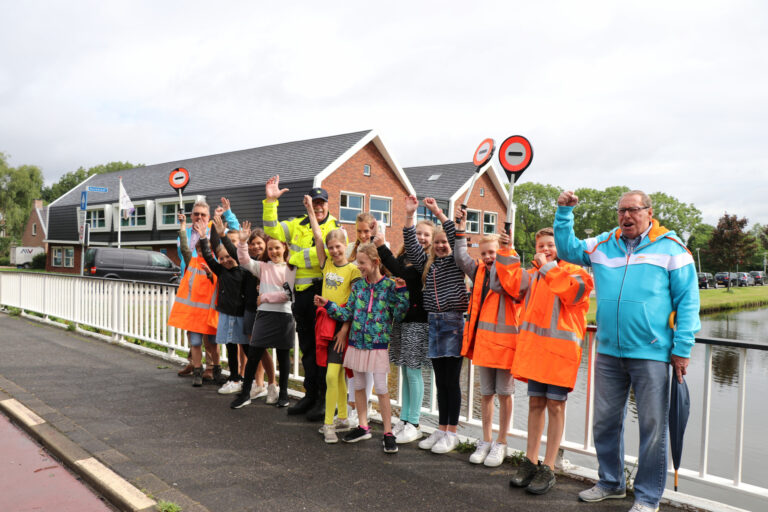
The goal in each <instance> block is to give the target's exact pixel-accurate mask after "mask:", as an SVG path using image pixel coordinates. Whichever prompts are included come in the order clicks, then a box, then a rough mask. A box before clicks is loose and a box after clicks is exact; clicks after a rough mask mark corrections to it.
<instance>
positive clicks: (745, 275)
mask: <svg viewBox="0 0 768 512" xmlns="http://www.w3.org/2000/svg"><path fill="white" fill-rule="evenodd" d="M736 276H737V279H738V282H739V286H755V278H754V277H752V276H751V275H750V274H749V272H736Z"/></svg>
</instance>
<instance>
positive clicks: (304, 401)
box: [288, 394, 315, 415]
mask: <svg viewBox="0 0 768 512" xmlns="http://www.w3.org/2000/svg"><path fill="white" fill-rule="evenodd" d="M313 405H315V399H314V398H313V397H311V396H309V394H306V395H304V396H303V397H302V398H301V400H299V401H298V402H296V403H295V404H293V405H292V406H290V407H289V408H288V414H289V415H295V414H304V413H306V412H307V411H308V410H309V409H310V408H311V407H312V406H313Z"/></svg>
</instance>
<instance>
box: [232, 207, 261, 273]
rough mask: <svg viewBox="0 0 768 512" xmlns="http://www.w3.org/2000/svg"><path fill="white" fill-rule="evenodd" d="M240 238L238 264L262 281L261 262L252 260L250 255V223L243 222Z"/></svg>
mask: <svg viewBox="0 0 768 512" xmlns="http://www.w3.org/2000/svg"><path fill="white" fill-rule="evenodd" d="M238 236H239V237H240V241H239V242H238V243H237V262H238V263H239V264H240V266H241V267H243V268H244V269H245V270H247V271H248V272H250V273H251V274H253V275H254V276H256V277H258V278H259V279H261V262H260V261H254V260H252V259H251V255H250V254H248V238H249V237H250V236H251V223H250V222H248V221H245V222H243V226H242V227H241V228H240V232H239V233H238Z"/></svg>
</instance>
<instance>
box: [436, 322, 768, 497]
mask: <svg viewBox="0 0 768 512" xmlns="http://www.w3.org/2000/svg"><path fill="white" fill-rule="evenodd" d="M701 323H702V329H701V331H700V332H699V333H698V336H699V337H702V338H727V339H735V340H740V341H749V342H753V343H760V344H763V345H765V346H766V348H767V349H768V308H762V309H756V310H745V311H735V312H726V313H717V314H713V315H707V316H703V317H702V318H701ZM705 349H706V347H705V345H704V344H697V345H695V346H694V349H693V352H692V354H691V362H690V365H689V368H688V375H687V376H686V381H687V383H688V387H689V389H690V393H691V415H690V419H689V421H688V427H687V430H686V434H685V442H684V450H683V459H682V466H683V467H685V468H688V469H694V470H698V468H699V460H700V447H701V426H702V423H703V419H702V401H703V389H704V357H705ZM712 355H713V361H712V367H713V368H712V391H711V415H710V419H709V421H710V434H709V463H708V467H707V473H708V474H711V475H716V476H720V477H724V478H729V479H732V478H733V477H734V475H735V453H736V449H737V447H736V445H735V442H736V408H737V402H738V388H739V383H740V379H741V378H744V379H745V381H746V390H747V391H746V408H745V409H746V414H745V420H744V423H745V425H744V450H743V468H742V481H744V482H745V483H749V484H754V485H759V486H762V487H766V486H768V464H766V461H768V436H767V435H766V433H765V432H766V426H767V425H768V405H767V404H768V400H766V397H768V350H754V349H750V350H747V372H746V375H745V376H744V377H742V376H740V375H739V349H735V348H729V347H718V346H714V347H713V348H712ZM466 367H467V365H466V364H465V369H464V372H465V375H466ZM586 372H587V351H586V347H585V350H584V357H583V359H582V364H581V369H580V375H579V378H578V381H577V384H576V388H575V389H574V391H573V392H572V393H571V394H570V395H569V398H568V406H567V412H566V414H567V420H566V433H565V439H567V440H568V441H572V442H578V443H583V436H584V423H585V419H584V417H585V407H584V404H585V400H586V394H587V393H586V391H587V389H586V382H587V381H586ZM425 376H426V375H425ZM466 382H467V380H466V376H465V377H464V378H463V380H462V383H463V384H462V388H464V387H465V385H464V383H466ZM474 388H475V396H476V399H475V403H474V404H473V414H474V417H475V418H477V419H479V418H480V400H479V396H480V387H479V378H478V377H476V378H475V383H474ZM426 389H427V390H429V387H428V383H427V388H426ZM428 399H429V392H428V391H427V393H425V406H426V405H427V401H428ZM465 400H466V392H465ZM465 403H466V402H465ZM464 407H466V405H465V406H464ZM514 409H515V411H514V418H513V423H514V424H513V427H514V428H517V429H520V430H523V431H525V430H526V429H527V414H528V400H527V396H526V385H525V384H524V383H520V382H518V383H517V385H516V389H515V403H514ZM463 410H464V411H465V412H466V409H463ZM496 421H497V422H498V419H496ZM625 429H626V433H625V445H626V450H627V453H628V454H630V455H637V446H638V431H637V409H636V407H635V404H634V399H633V397H630V404H629V409H628V412H627V422H626V427H625ZM467 431H468V433H469V434H471V435H474V436H479V435H480V433H479V429H467ZM509 445H510V447H511V448H513V449H518V450H521V451H524V450H525V443H524V441H523V440H519V439H511V440H510V442H509ZM542 450H543V447H542ZM541 455H542V456H543V451H542V453H541ZM565 457H566V459H569V460H570V461H571V462H572V463H574V464H578V465H582V466H586V467H593V468H596V463H595V459H594V458H591V457H586V456H580V455H578V454H573V453H570V452H566V454H565ZM628 469H630V470H632V469H633V468H628ZM670 480H671V479H670ZM680 491H681V492H686V493H689V494H693V495H697V496H702V497H707V498H710V499H714V500H717V501H721V502H724V503H728V504H730V505H733V506H737V507H741V508H745V509H747V510H763V511H764V510H768V500H763V499H759V498H751V497H746V498H745V497H743V496H739V495H738V494H735V493H733V492H724V491H721V490H719V489H715V488H712V487H711V486H704V485H699V484H696V483H694V482H690V481H688V480H681V481H680Z"/></svg>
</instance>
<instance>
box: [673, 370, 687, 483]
mask: <svg viewBox="0 0 768 512" xmlns="http://www.w3.org/2000/svg"><path fill="white" fill-rule="evenodd" d="M690 412H691V397H690V395H689V394H688V384H686V383H685V379H683V382H679V381H678V380H677V375H675V368H674V367H672V386H671V389H670V392H669V446H670V450H671V451H672V464H673V465H674V466H675V490H677V470H678V469H680V459H681V458H682V455H683V436H684V435H685V426H686V425H687V424H688V415H689V414H690Z"/></svg>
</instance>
